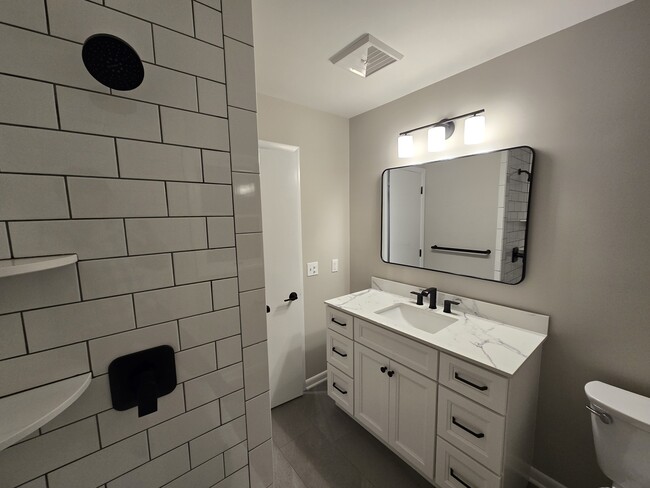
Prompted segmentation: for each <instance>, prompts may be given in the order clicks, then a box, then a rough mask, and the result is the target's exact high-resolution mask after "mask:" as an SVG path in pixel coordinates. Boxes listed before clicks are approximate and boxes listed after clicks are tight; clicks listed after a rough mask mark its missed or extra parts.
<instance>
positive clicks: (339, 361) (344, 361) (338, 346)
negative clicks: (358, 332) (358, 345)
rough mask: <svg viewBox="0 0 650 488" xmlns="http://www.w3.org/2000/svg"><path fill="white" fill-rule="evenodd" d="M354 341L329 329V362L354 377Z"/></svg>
mask: <svg viewBox="0 0 650 488" xmlns="http://www.w3.org/2000/svg"><path fill="white" fill-rule="evenodd" d="M353 344H354V343H353V342H352V340H351V339H348V338H347V337H345V336H342V335H341V334H337V333H336V332H334V331H331V330H328V331H327V362H328V363H330V364H331V365H332V366H336V367H337V368H338V369H340V370H341V371H342V372H343V373H345V374H347V375H348V376H350V377H352V378H353V377H354V349H353Z"/></svg>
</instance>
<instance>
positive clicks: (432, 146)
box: [427, 125, 447, 152]
mask: <svg viewBox="0 0 650 488" xmlns="http://www.w3.org/2000/svg"><path fill="white" fill-rule="evenodd" d="M446 132H447V130H446V128H445V126H444V125H436V126H435V127H431V128H430V129H429V131H428V137H427V139H428V142H429V144H428V147H429V152H438V151H442V150H443V149H444V147H445V139H447V137H446Z"/></svg>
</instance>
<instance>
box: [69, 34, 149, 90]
mask: <svg viewBox="0 0 650 488" xmlns="http://www.w3.org/2000/svg"><path fill="white" fill-rule="evenodd" d="M81 57H82V58H83V62H84V65H85V66H86V69H87V70H88V72H89V73H90V74H91V75H92V76H93V78H95V79H96V80H97V81H99V82H100V83H101V84H102V85H106V86H107V87H109V88H112V89H114V90H121V91H126V90H133V89H134V88H137V87H138V86H140V84H141V83H142V80H143V79H144V66H143V65H142V61H141V60H140V56H138V53H136V52H135V50H134V49H133V48H132V47H131V46H129V45H128V44H127V43H126V42H124V41H123V40H122V39H120V38H118V37H115V36H112V35H110V34H95V35H94V36H90V37H89V38H88V39H86V42H84V46H83V49H82V51H81Z"/></svg>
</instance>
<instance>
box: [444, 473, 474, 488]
mask: <svg viewBox="0 0 650 488" xmlns="http://www.w3.org/2000/svg"><path fill="white" fill-rule="evenodd" d="M449 474H450V475H451V477H452V478H454V479H455V480H456V481H458V482H459V483H460V484H461V485H463V486H464V487H465V488H472V486H471V485H468V484H467V483H465V482H464V481H463V480H461V479H460V478H459V477H458V476H456V473H454V470H453V469H451V468H449Z"/></svg>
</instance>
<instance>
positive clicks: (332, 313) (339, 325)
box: [327, 307, 354, 339]
mask: <svg viewBox="0 0 650 488" xmlns="http://www.w3.org/2000/svg"><path fill="white" fill-rule="evenodd" d="M327 326H328V327H329V328H330V329H332V330H335V331H336V332H338V333H339V334H343V335H344V336H345V337H347V338H348V339H352V338H353V337H354V328H353V325H352V315H348V314H347V313H345V312H340V311H338V310H336V309H335V308H332V307H327Z"/></svg>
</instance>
